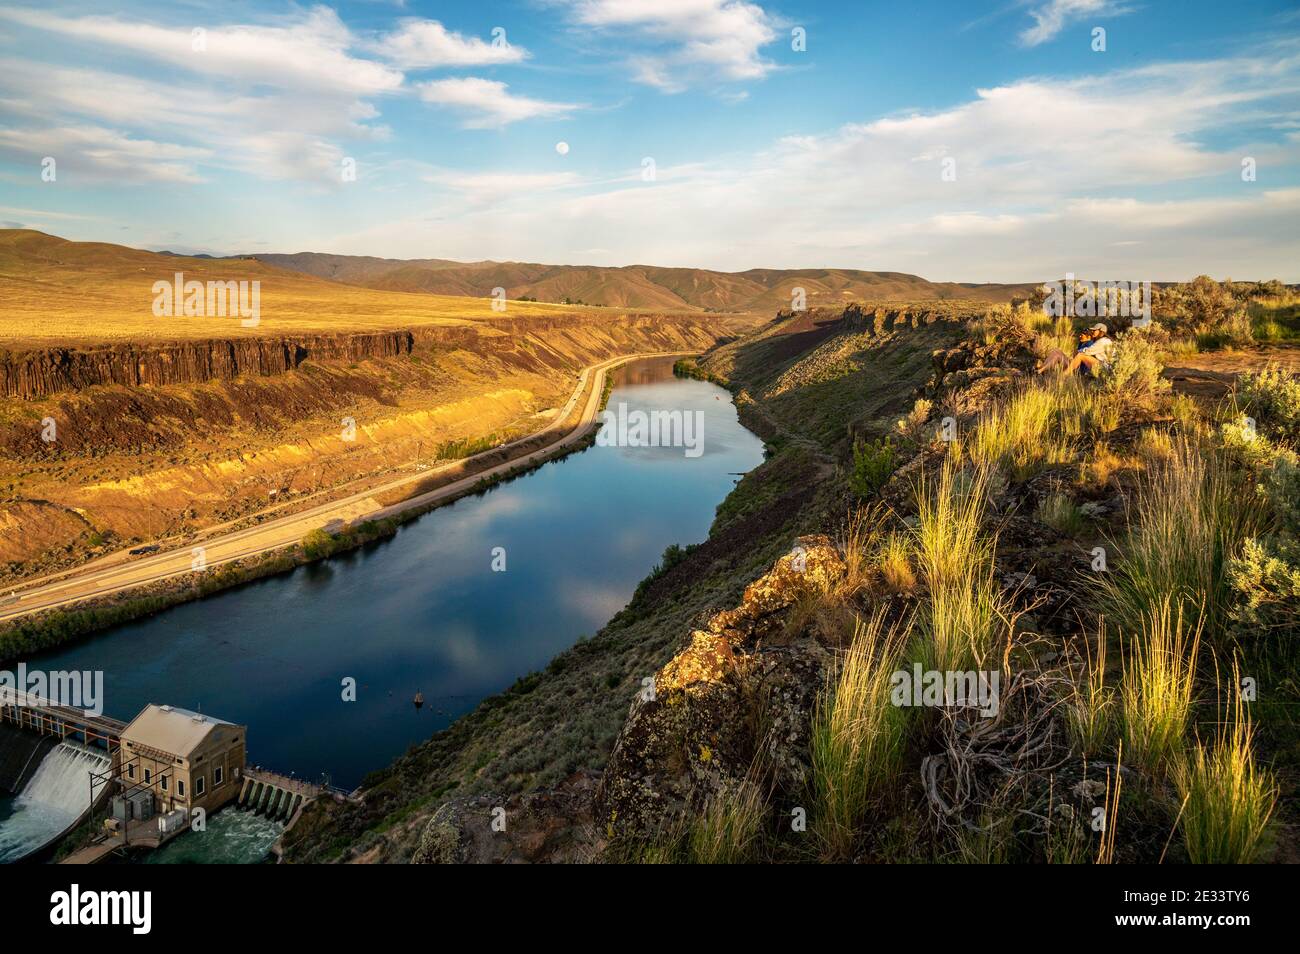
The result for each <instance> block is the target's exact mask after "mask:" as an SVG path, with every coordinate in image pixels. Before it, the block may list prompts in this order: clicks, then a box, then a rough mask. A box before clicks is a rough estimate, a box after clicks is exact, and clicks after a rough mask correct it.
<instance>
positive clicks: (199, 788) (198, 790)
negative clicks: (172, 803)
mask: <svg viewBox="0 0 1300 954" xmlns="http://www.w3.org/2000/svg"><path fill="white" fill-rule="evenodd" d="M202 794H203V776H202V775H196V776H194V797H195V798H198V797H199V796H200V795H202Z"/></svg>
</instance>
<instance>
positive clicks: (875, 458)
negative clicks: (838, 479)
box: [849, 437, 898, 497]
mask: <svg viewBox="0 0 1300 954" xmlns="http://www.w3.org/2000/svg"><path fill="white" fill-rule="evenodd" d="M897 468H898V459H897V454H895V452H894V443H893V441H892V440H891V439H890V438H888V437H885V438H881V439H879V440H874V441H864V440H861V439H859V440H858V441H857V442H855V443H854V445H853V474H852V475H851V476H850V477H849V486H850V487H852V488H853V492H854V493H855V494H857V495H858V496H859V497H870V496H871V495H872V494H874V493H875V492H876V491H878V490H879V489H880V488H881V487H883V486H885V481H887V480H889V478H890V477H891V476H892V475H893V473H894V471H895V470H896V469H897Z"/></svg>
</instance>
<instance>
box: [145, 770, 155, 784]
mask: <svg viewBox="0 0 1300 954" xmlns="http://www.w3.org/2000/svg"><path fill="white" fill-rule="evenodd" d="M152 781H153V772H151V771H149V770H148V769H145V770H144V783H145V784H146V785H148V784H149V783H150V782H152Z"/></svg>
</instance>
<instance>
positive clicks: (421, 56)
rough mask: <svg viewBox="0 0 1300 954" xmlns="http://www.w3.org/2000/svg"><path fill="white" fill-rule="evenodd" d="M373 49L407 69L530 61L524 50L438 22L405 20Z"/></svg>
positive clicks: (520, 47)
mask: <svg viewBox="0 0 1300 954" xmlns="http://www.w3.org/2000/svg"><path fill="white" fill-rule="evenodd" d="M373 49H374V50H375V51H376V52H377V53H379V54H380V55H382V56H383V57H384V58H386V59H387V60H389V61H390V62H392V63H394V64H396V65H397V66H400V67H402V68H403V69H412V70H422V69H431V68H434V67H443V66H491V65H496V64H503V63H519V62H522V61H523V60H525V59H527V58H528V51H527V50H526V49H524V48H523V47H522V46H513V45H511V44H509V43H506V42H501V43H493V42H488V41H485V40H482V39H479V38H478V37H465V36H463V35H461V34H460V33H455V32H453V31H451V30H448V29H447V28H446V27H445V26H443V25H442V24H441V23H439V22H438V21H437V20H417V19H407V20H403V21H402V22H401V24H400V25H399V28H398V29H397V30H395V31H393V32H392V33H389V34H387V35H386V36H384V37H382V38H381V39H380V40H379V42H378V43H375V44H374V45H373Z"/></svg>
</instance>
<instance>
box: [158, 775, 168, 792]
mask: <svg viewBox="0 0 1300 954" xmlns="http://www.w3.org/2000/svg"><path fill="white" fill-rule="evenodd" d="M158 781H159V782H160V783H161V784H162V790H163V791H164V792H165V791H167V781H168V779H167V776H166V775H159V776H158Z"/></svg>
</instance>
